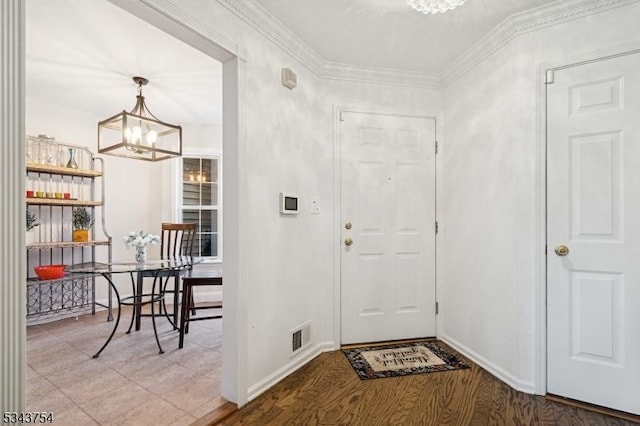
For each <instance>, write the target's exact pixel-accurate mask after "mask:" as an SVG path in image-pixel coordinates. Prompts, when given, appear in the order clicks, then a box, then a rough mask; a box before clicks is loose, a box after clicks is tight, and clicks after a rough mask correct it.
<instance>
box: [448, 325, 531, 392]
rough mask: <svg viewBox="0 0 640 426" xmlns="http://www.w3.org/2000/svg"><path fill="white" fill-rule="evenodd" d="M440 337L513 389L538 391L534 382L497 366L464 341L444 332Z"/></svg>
mask: <svg viewBox="0 0 640 426" xmlns="http://www.w3.org/2000/svg"><path fill="white" fill-rule="evenodd" d="M438 339H439V340H442V341H443V342H444V343H446V344H447V345H449V346H451V347H452V348H453V349H455V350H456V351H458V352H460V353H461V354H462V355H464V356H466V357H467V358H469V359H470V360H471V361H473V362H475V363H476V364H478V365H479V366H480V367H482V368H484V369H485V370H487V371H488V372H489V373H491V374H492V375H493V376H495V377H496V378H497V379H499V380H501V381H503V382H504V383H506V384H507V385H509V386H510V387H512V388H513V389H515V390H518V391H520V392H524V393H529V394H535V393H536V392H535V390H536V389H535V386H534V384H533V382H526V381H524V380H520V379H519V378H517V377H516V376H514V375H513V374H511V373H509V372H507V371H505V370H504V369H502V368H501V367H499V366H497V365H496V364H494V363H493V362H491V361H489V360H488V359H486V358H485V357H483V356H482V355H479V354H478V353H476V352H474V351H472V350H471V349H469V348H468V347H466V346H465V345H463V344H462V343H460V342H458V341H456V340H455V339H452V338H451V337H449V336H447V335H446V334H442V335H440V336H438Z"/></svg>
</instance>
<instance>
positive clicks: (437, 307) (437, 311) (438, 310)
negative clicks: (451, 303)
mask: <svg viewBox="0 0 640 426" xmlns="http://www.w3.org/2000/svg"><path fill="white" fill-rule="evenodd" d="M439 312H440V309H439V306H438V302H436V315H438V313H439Z"/></svg>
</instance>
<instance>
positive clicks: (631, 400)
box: [547, 54, 640, 414]
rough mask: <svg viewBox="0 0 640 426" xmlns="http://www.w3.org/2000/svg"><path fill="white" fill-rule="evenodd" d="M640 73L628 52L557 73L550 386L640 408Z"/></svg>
mask: <svg viewBox="0 0 640 426" xmlns="http://www.w3.org/2000/svg"><path fill="white" fill-rule="evenodd" d="M639 70H640V55H638V54H633V55H627V56H623V57H619V58H614V59H608V60H603V61H599V62H595V63H590V64H586V65H580V66H576V67H571V68H567V69H563V70H560V71H556V72H555V76H554V77H555V78H554V83H552V84H550V85H548V86H547V114H548V116H547V126H548V136H547V166H548V175H547V226H548V229H547V231H548V232H547V241H548V250H547V252H548V256H547V268H548V277H547V315H548V318H547V324H548V326H547V328H548V330H547V333H548V335H547V338H548V344H547V346H548V370H547V371H548V392H549V393H553V394H557V395H561V396H565V397H568V398H573V399H577V400H580V401H585V402H589V403H592V404H597V405H602V406H606V407H610V408H614V409H618V410H623V411H627V412H631V413H635V414H640V309H638V308H637V307H638V306H640V71H639ZM558 245H565V246H567V247H568V249H569V252H568V254H566V255H565V256H560V255H558V254H556V253H555V252H554V248H555V247H557V246H558Z"/></svg>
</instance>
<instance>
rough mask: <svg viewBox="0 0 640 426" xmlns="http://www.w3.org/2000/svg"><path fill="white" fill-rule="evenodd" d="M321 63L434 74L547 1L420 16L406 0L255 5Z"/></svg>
mask: <svg viewBox="0 0 640 426" xmlns="http://www.w3.org/2000/svg"><path fill="white" fill-rule="evenodd" d="M254 1H255V2H256V3H258V4H259V5H260V6H262V7H263V8H264V9H265V10H266V11H267V12H268V13H269V14H270V15H272V16H273V17H275V18H276V19H277V20H278V21H280V23H282V24H283V25H284V26H286V27H287V28H289V29H290V30H291V31H292V32H293V33H294V34H296V35H297V36H298V37H299V38H301V39H302V40H303V41H304V42H305V43H306V44H307V45H309V46H310V47H311V48H312V49H313V50H315V51H316V53H318V54H319V55H320V56H321V57H322V58H324V59H325V60H327V61H330V62H336V63H340V64H348V65H358V66H369V67H382V68H390V69H401V70H408V71H420V72H424V73H434V74H439V73H440V72H442V71H443V69H444V68H445V67H446V66H447V65H449V64H450V63H451V62H452V61H453V60H454V59H455V58H456V57H458V56H460V55H461V54H462V53H464V52H465V51H466V50H467V49H469V48H470V47H471V46H472V45H473V44H474V43H475V42H476V41H478V40H479V39H480V38H481V37H483V36H484V35H485V34H487V33H488V32H489V31H490V30H491V29H493V28H494V27H495V26H496V25H498V24H499V23H500V22H502V21H503V20H505V19H506V18H508V17H509V16H511V15H513V14H515V13H518V12H523V11H525V10H528V9H531V8H534V7H537V6H541V5H544V4H548V3H554V2H553V1H550V0H468V1H467V3H465V4H464V5H463V6H461V7H458V8H457V9H454V10H452V11H448V12H446V13H444V14H442V13H439V14H436V15H424V14H422V13H419V12H416V11H415V10H413V9H412V8H411V7H410V6H408V5H407V3H406V0H254Z"/></svg>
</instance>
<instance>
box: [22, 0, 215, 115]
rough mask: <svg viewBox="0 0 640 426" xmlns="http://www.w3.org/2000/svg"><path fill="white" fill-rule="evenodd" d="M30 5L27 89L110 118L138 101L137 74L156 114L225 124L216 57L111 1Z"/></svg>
mask: <svg viewBox="0 0 640 426" xmlns="http://www.w3.org/2000/svg"><path fill="white" fill-rule="evenodd" d="M25 5H26V74H27V80H26V91H27V96H29V97H34V98H37V99H42V100H45V101H48V102H53V103H56V104H63V105H68V106H72V107H73V106H74V107H76V108H78V109H82V110H86V111H90V112H94V113H96V114H97V115H98V116H99V117H103V118H107V117H109V116H112V115H115V114H117V113H118V112H120V111H122V110H127V111H128V110H131V109H132V108H133V106H134V105H135V100H136V99H135V95H136V85H135V83H134V82H133V81H132V80H131V78H132V77H133V76H135V75H140V76H143V77H146V78H148V79H149V80H150V82H149V85H147V86H146V87H145V88H144V89H143V94H144V95H145V98H146V101H147V105H148V106H149V109H150V110H151V112H152V113H153V114H154V115H156V116H157V117H158V118H159V119H161V120H163V121H166V122H169V123H175V124H187V123H195V124H206V125H220V124H221V118H222V64H220V63H219V62H217V61H215V60H214V59H212V58H210V57H209V56H207V55H205V54H203V53H201V52H199V51H197V50H195V49H193V48H191V47H190V46H188V45H186V44H184V43H183V42H181V41H179V40H177V39H175V38H173V37H172V36H169V35H167V34H165V33H164V32H162V31H160V30H158V29H156V28H155V27H153V26H151V25H149V24H147V23H145V22H143V21H141V20H140V19H138V18H136V17H134V16H133V15H131V14H129V13H127V12H125V11H123V10H122V9H120V8H118V7H117V6H115V5H113V4H111V3H109V2H107V1H106V0H28V1H26V2H25ZM96 124H97V123H96Z"/></svg>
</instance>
